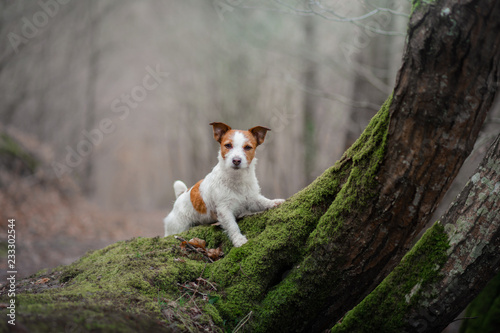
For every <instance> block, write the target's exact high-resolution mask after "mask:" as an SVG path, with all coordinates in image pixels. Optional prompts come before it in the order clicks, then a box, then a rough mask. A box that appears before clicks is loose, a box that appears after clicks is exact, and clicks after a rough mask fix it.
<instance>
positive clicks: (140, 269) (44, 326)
mask: <svg viewBox="0 0 500 333" xmlns="http://www.w3.org/2000/svg"><path fill="white" fill-rule="evenodd" d="M178 245H179V242H178V241H177V240H175V239H173V237H168V238H164V239H161V238H158V237H156V238H135V239H132V240H129V241H122V242H118V243H115V244H113V245H110V246H108V247H106V248H104V249H102V250H98V251H93V252H89V253H88V254H87V255H85V256H84V257H82V258H81V259H79V260H78V261H76V262H75V263H73V264H71V265H69V266H61V267H58V268H57V269H56V272H55V273H53V274H51V275H47V276H48V277H49V278H50V279H51V282H50V283H52V282H54V280H58V283H56V284H54V285H52V286H51V285H50V283H48V284H47V286H48V287H46V288H47V290H44V291H43V292H40V291H41V289H37V288H36V285H33V284H32V283H33V282H25V286H24V287H23V291H21V292H19V293H18V294H17V295H16V304H17V310H16V315H17V318H18V322H19V323H22V324H23V325H25V326H26V327H28V328H30V330H33V331H37V332H53V331H64V330H65V329H66V328H65V327H66V326H64V325H67V323H75V324H74V325H75V327H78V328H79V330H83V331H85V330H88V331H91V330H98V331H101V330H102V331H120V332H122V331H123V332H128V331H131V332H133V331H138V332H147V331H162V330H164V331H165V330H166V327H167V324H170V323H167V320H166V318H165V316H164V314H163V312H162V310H164V309H165V304H166V303H168V302H171V301H175V300H177V299H179V297H180V296H181V295H182V293H183V292H184V290H181V289H180V288H179V286H178V284H183V283H186V282H189V281H195V280H196V278H197V277H199V276H200V275H201V273H202V272H203V271H204V268H205V262H204V261H200V260H196V259H199V258H194V259H191V258H190V257H189V256H188V257H186V255H185V254H184V253H183V252H181V250H180V248H179V246H178ZM176 259H177V260H176ZM179 259H181V260H179ZM39 277H41V276H40V275H39V274H38V275H36V277H35V278H36V279H38V278H39ZM189 298H190V297H189ZM0 299H1V300H0V302H5V301H7V300H8V298H6V295H5V296H3V297H0ZM197 302H198V303H199V304H200V306H202V307H203V305H204V303H207V302H208V301H203V300H197ZM207 304H208V303H207ZM208 309H210V310H211V311H209V313H207V314H204V315H202V316H200V318H198V319H197V322H196V323H195V322H193V321H191V322H190V321H189V320H187V319H185V318H184V317H187V318H188V319H189V313H190V312H189V311H188V310H185V311H184V310H182V311H184V312H182V311H181V310H179V311H178V312H176V315H175V318H177V319H178V321H176V323H177V324H178V325H181V324H182V325H191V324H192V325H202V324H203V323H206V324H207V326H213V321H217V322H219V323H221V319H220V315H219V314H218V313H217V311H216V310H214V308H213V307H208ZM3 311H6V310H3ZM0 312H1V311H0ZM181 317H182V318H183V319H182V321H181V320H180V319H179V318H181ZM212 318H214V320H212ZM139 323H140V325H142V326H143V327H142V328H137V325H138V324H139ZM54 325H55V326H54ZM186 329H188V328H186Z"/></svg>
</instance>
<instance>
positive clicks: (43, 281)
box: [35, 278, 50, 284]
mask: <svg viewBox="0 0 500 333" xmlns="http://www.w3.org/2000/svg"><path fill="white" fill-rule="evenodd" d="M49 281H50V279H49V278H41V279H40V280H37V281H36V282H35V284H44V283H47V282H49Z"/></svg>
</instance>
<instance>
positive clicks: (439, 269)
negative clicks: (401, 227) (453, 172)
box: [332, 136, 500, 332]
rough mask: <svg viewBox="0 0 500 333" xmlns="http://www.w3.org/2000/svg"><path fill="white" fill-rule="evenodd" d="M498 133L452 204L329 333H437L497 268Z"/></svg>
mask: <svg viewBox="0 0 500 333" xmlns="http://www.w3.org/2000/svg"><path fill="white" fill-rule="evenodd" d="M499 193H500V136H498V137H497V139H496V141H495V142H494V144H493V145H492V146H491V148H490V150H489V151H488V153H487V154H486V157H485V158H484V159H483V161H482V163H481V165H480V166H479V167H478V168H477V170H476V171H475V172H474V175H473V176H472V178H471V179H470V181H469V182H468V183H467V185H466V186H465V188H464V189H463V191H462V192H461V193H460V195H459V196H458V198H457V199H456V201H455V203H454V204H453V205H452V206H451V207H450V209H449V210H448V211H447V212H446V213H445V214H444V215H443V216H442V218H441V219H440V221H438V222H436V224H435V225H434V226H433V227H432V228H430V230H428V231H427V232H426V234H425V235H424V236H423V237H422V239H421V240H420V241H419V242H418V243H417V245H415V246H414V247H413V248H412V250H411V251H410V252H409V253H408V254H407V255H406V256H405V257H404V258H403V260H402V261H401V263H400V264H399V265H398V266H397V267H396V268H395V269H394V270H393V272H392V273H391V274H389V276H388V277H387V278H386V279H384V281H383V282H382V283H381V284H380V285H379V286H378V287H377V288H376V289H375V290H374V291H373V292H372V293H371V294H370V295H369V296H368V297H366V298H365V299H364V300H363V301H362V302H361V303H360V304H359V305H358V306H356V307H355V308H354V309H353V310H352V311H350V312H349V313H348V314H347V315H346V317H345V318H344V320H342V322H341V323H339V324H337V325H336V326H335V327H334V328H333V329H332V332H441V331H442V330H443V329H444V328H445V327H446V326H447V325H448V324H449V323H450V322H451V321H453V319H454V318H456V316H457V315H458V314H459V313H460V312H461V311H462V310H463V309H465V307H466V306H467V305H468V304H469V303H470V302H471V301H472V299H474V297H475V296H476V295H477V294H478V293H479V292H480V291H481V290H482V289H483V288H484V287H485V286H486V284H487V283H488V281H490V280H491V279H492V278H493V277H494V276H495V275H496V273H497V272H498V271H499V269H500V258H499V257H498V253H500V195H499Z"/></svg>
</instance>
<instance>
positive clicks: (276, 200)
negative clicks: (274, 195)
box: [273, 199, 285, 207]
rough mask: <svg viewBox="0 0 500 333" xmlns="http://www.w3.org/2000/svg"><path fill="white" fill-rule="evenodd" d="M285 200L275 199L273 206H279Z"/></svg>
mask: <svg viewBox="0 0 500 333" xmlns="http://www.w3.org/2000/svg"><path fill="white" fill-rule="evenodd" d="M283 202H285V199H274V200H273V207H278V206H279V205H281V204H282V203H283Z"/></svg>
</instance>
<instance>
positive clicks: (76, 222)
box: [0, 128, 169, 284]
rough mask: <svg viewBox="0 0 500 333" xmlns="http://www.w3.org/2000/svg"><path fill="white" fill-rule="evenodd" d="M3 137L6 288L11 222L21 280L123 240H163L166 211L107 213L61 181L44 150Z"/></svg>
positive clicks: (2, 268)
mask: <svg viewBox="0 0 500 333" xmlns="http://www.w3.org/2000/svg"><path fill="white" fill-rule="evenodd" d="M0 134H1V137H0V219H1V223H0V257H2V260H1V262H0V284H4V283H5V282H6V274H7V273H6V272H7V264H8V261H7V255H8V252H7V250H8V238H7V235H8V232H9V228H8V220H9V219H15V223H14V228H13V229H14V230H15V237H16V238H15V270H16V271H17V277H18V278H22V277H27V276H29V275H31V274H34V273H36V272H37V271H39V270H41V269H44V268H47V269H49V270H50V269H52V268H55V267H56V266H59V265H62V264H69V263H71V262H73V261H75V260H76V259H78V258H79V257H81V256H82V255H84V254H85V253H86V252H87V251H89V250H95V249H100V248H103V247H105V246H107V245H109V244H112V243H114V242H117V241H120V240H126V239H131V238H134V237H154V236H162V235H163V218H164V217H165V215H166V213H167V212H168V209H169V207H167V205H166V207H165V208H166V209H165V210H164V211H144V212H142V211H132V210H129V211H119V210H115V211H106V210H104V209H102V208H100V207H99V205H98V204H95V203H91V202H89V200H87V198H85V197H84V196H83V195H82V194H81V191H80V189H79V188H78V186H77V185H76V184H75V182H73V180H72V179H71V177H69V176H65V177H62V178H58V177H56V175H55V173H54V171H53V169H52V167H51V166H50V163H49V162H48V161H50V159H49V158H47V153H45V150H46V149H45V148H46V147H43V145H42V144H40V143H39V142H36V140H33V139H32V138H30V137H28V136H26V135H22V134H19V133H14V132H11V131H7V130H5V129H2V128H0ZM35 161H36V163H35ZM10 232H11V233H12V231H10ZM12 241H13V240H11V242H12ZM9 259H11V258H9ZM10 263H11V264H12V262H10ZM11 270H12V269H11Z"/></svg>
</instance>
